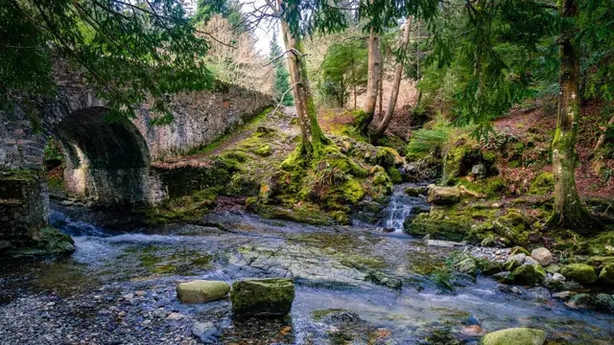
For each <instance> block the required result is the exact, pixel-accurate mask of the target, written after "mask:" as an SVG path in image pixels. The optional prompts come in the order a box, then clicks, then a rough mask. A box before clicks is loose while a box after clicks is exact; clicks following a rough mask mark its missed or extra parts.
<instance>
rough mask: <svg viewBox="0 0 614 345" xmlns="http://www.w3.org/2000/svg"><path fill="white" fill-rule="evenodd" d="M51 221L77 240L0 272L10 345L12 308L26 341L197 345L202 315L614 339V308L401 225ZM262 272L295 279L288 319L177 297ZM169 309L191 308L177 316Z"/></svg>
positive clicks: (292, 333) (370, 338)
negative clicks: (510, 278) (548, 287)
mask: <svg viewBox="0 0 614 345" xmlns="http://www.w3.org/2000/svg"><path fill="white" fill-rule="evenodd" d="M405 201H406V198H405V197H403V196H401V195H398V194H395V197H394V198H393V201H392V204H391V206H390V210H391V212H390V214H391V217H390V219H389V220H387V221H386V224H390V225H391V226H390V227H394V228H395V229H400V228H402V225H399V224H402V222H401V221H400V219H401V218H403V217H404V216H403V214H404V213H405V212H409V211H406V210H404V209H403V206H402V204H403V203H404V202H405ZM414 201H415V200H414ZM395 203H396V205H393V204H395ZM392 215H394V216H392ZM52 218H53V219H52V221H53V224H54V225H55V226H56V227H59V228H60V229H62V230H63V231H65V232H67V233H69V234H71V235H72V236H73V237H74V239H75V243H76V247H77V250H76V252H75V253H74V254H73V255H72V256H71V257H70V258H66V259H63V260H58V261H48V262H25V263H20V264H15V265H8V266H6V265H5V266H4V267H3V269H1V270H0V290H1V289H4V290H5V291H9V294H11V295H12V296H13V297H12V301H10V302H8V303H5V304H0V344H5V343H6V344H8V343H15V341H16V339H21V338H20V337H27V336H28V335H27V333H28V332H25V333H24V332H22V333H20V334H21V335H17V334H18V331H17V330H16V329H15V327H17V326H14V325H10V324H9V323H6V322H7V319H9V318H14V319H16V320H19V321H20V322H21V321H23V322H21V323H22V324H23V323H29V324H30V326H31V329H32V331H31V332H33V334H34V335H35V336H34V338H30V339H35V340H31V341H30V342H28V341H23V340H22V341H21V343H24V344H25V343H35V344H61V343H63V342H66V340H65V339H67V337H68V338H69V339H72V338H70V337H72V336H75V337H79V336H82V335H79V334H81V333H83V332H90V333H91V334H89V336H88V338H87V339H88V340H87V341H85V342H84V343H85V344H171V343H173V344H175V343H177V344H179V343H181V344H195V343H197V339H196V338H194V337H192V336H191V335H190V333H191V332H190V329H191V327H192V325H193V324H194V323H195V322H206V321H211V322H214V323H215V324H216V325H218V326H219V327H220V329H221V330H222V331H221V332H220V334H219V338H218V341H219V343H221V344H346V343H347V344H477V340H478V339H479V338H478V337H472V336H471V335H467V334H465V333H464V330H465V327H466V323H467V321H468V320H474V319H475V318H477V319H479V320H480V322H481V326H482V327H483V328H484V329H485V330H487V331H493V330H497V329H502V328H509V327H519V326H522V327H535V328H539V329H543V330H545V331H546V332H547V334H548V338H549V339H550V340H551V341H552V342H551V344H612V342H611V341H612V340H611V339H612V338H613V337H614V316H612V315H605V314H599V313H594V312H587V311H578V310H572V309H569V308H567V307H566V306H564V305H563V304H562V303H561V302H560V301H557V300H554V299H551V298H549V297H548V296H544V295H543V292H542V293H540V291H539V290H537V291H535V290H525V289H523V288H517V289H513V290H509V289H501V288H500V286H499V284H497V283H496V282H495V281H493V280H491V279H488V278H482V277H478V278H477V280H475V281H474V280H473V279H471V278H469V277H464V276H454V277H451V276H445V270H442V269H443V268H445V261H446V258H448V257H449V256H450V255H451V254H452V253H451V249H447V248H433V247H426V246H424V245H423V244H422V242H421V241H417V240H414V239H412V238H410V237H409V236H406V235H404V234H402V233H393V234H383V233H382V232H381V231H377V230H376V229H375V228H358V227H326V226H322V227H315V226H309V225H302V224H296V223H292V222H280V221H270V220H262V219H260V218H257V217H254V216H249V215H245V214H241V213H226V214H218V215H212V216H210V217H209V219H208V222H209V223H211V224H219V226H217V227H203V226H196V225H181V226H180V225H173V226H164V227H156V228H140V229H134V231H131V232H123V233H120V232H110V231H107V230H105V229H103V228H100V227H96V226H93V225H91V224H87V223H83V222H79V221H73V220H71V219H69V218H68V217H66V216H65V215H63V214H61V213H59V212H54V213H53V214H52ZM388 222H390V223H388ZM399 222H400V223H399ZM252 277H260V278H261V277H293V278H294V279H295V282H296V284H295V286H296V298H295V301H294V304H293V307H292V312H291V315H290V317H289V318H286V319H283V320H255V319H253V320H248V321H244V322H238V321H233V319H232V318H231V314H230V311H229V310H230V302H229V301H228V300H222V301H217V302H211V303H206V304H202V305H181V304H180V303H178V301H177V299H176V297H175V293H174V288H175V286H176V284H177V283H178V282H180V281H186V280H192V279H215V280H223V281H227V282H229V283H230V282H232V281H235V280H238V279H243V278H252ZM442 280H446V281H447V284H444V285H442V284H437V282H441V281H442ZM445 286H448V287H452V290H450V289H448V288H445ZM50 291H51V292H50ZM49 301H52V302H49ZM51 304H53V306H52V307H48V306H49V305H51ZM33 305H34V306H36V308H35V307H33ZM41 310H43V311H44V312H41ZM171 312H174V313H179V314H181V316H182V317H181V318H180V319H177V320H174V319H173V320H170V316H168V317H167V315H170V314H169V313H171ZM45 313H46V314H45ZM156 313H162V314H161V315H162V316H161V317H156V316H155V315H156ZM41 315H42V316H41ZM45 315H47V316H45ZM84 315H85V316H84ZM2 322H5V323H6V324H3V323H2ZM58 325H62V326H58ZM66 325H69V326H66ZM57 327H60V328H57ZM79 332H81V333H79ZM173 332H174V333H173ZM73 333H77V335H74V334H73Z"/></svg>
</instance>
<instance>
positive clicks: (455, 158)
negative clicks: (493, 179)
mask: <svg viewBox="0 0 614 345" xmlns="http://www.w3.org/2000/svg"><path fill="white" fill-rule="evenodd" d="M443 166H444V168H443V171H444V174H443V175H444V176H443V180H444V182H446V183H449V182H451V181H454V180H455V179H457V178H459V177H463V176H468V175H472V170H474V169H476V170H477V168H474V167H477V166H480V168H479V170H480V171H479V174H480V176H479V177H480V178H484V177H488V176H493V175H497V174H498V170H497V167H496V157H495V155H494V154H493V153H491V152H488V151H485V150H483V149H482V147H481V146H480V145H479V144H478V143H477V142H476V141H475V140H473V139H470V138H460V139H458V140H456V142H454V143H449V144H448V148H447V152H446V154H445V158H444V163H443ZM476 177H477V176H476Z"/></svg>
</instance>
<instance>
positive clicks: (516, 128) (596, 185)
mask: <svg viewBox="0 0 614 345" xmlns="http://www.w3.org/2000/svg"><path fill="white" fill-rule="evenodd" d="M603 109H604V105H603V104H600V103H596V102H589V103H587V104H586V105H585V106H584V107H583V109H582V115H581V121H580V124H579V133H578V144H577V152H578V158H579V164H578V168H577V170H576V186H577V189H578V192H579V193H580V195H581V196H582V197H584V198H612V197H614V179H612V177H614V173H613V172H614V159H612V157H607V156H601V157H599V156H598V155H595V156H594V157H593V158H592V159H591V154H593V153H594V147H595V144H596V143H597V140H598V139H599V135H600V134H601V133H602V129H601V128H600V126H601V125H602V124H603V123H605V122H607V121H608V118H606V117H605V116H604V114H603V113H604V111H603ZM494 126H495V130H496V131H497V132H499V133H508V134H509V135H512V136H514V137H516V138H518V139H520V140H521V141H527V140H531V141H532V142H533V143H534V144H535V147H534V148H533V149H532V151H537V150H541V151H544V150H545V151H549V150H550V144H551V141H552V138H553V136H554V130H555V128H556V101H540V102H537V103H535V105H533V106H530V107H528V108H525V109H514V110H513V111H511V112H510V114H509V115H508V116H506V117H503V118H500V119H498V120H497V121H495V123H494ZM535 138H537V139H538V140H532V139H535ZM539 139H541V140H539ZM528 154H530V153H528ZM500 167H501V171H502V174H504V175H508V176H510V177H511V178H512V179H516V180H518V179H528V181H530V180H532V177H533V176H535V175H536V174H539V173H540V172H543V171H552V165H551V162H550V161H548V163H547V164H543V165H542V164H539V165H535V166H520V167H510V166H509V165H507V164H506V162H501V163H500Z"/></svg>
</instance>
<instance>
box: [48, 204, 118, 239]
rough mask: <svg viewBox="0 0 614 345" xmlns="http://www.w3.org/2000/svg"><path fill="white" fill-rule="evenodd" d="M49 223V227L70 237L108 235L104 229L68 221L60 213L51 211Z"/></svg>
mask: <svg viewBox="0 0 614 345" xmlns="http://www.w3.org/2000/svg"><path fill="white" fill-rule="evenodd" d="M49 223H50V224H51V226H53V227H55V228H57V229H59V230H61V231H62V232H63V233H65V234H68V235H70V236H73V237H75V236H97V237H107V236H110V234H108V233H106V232H105V230H104V229H102V228H101V227H98V226H96V225H94V224H90V223H87V222H84V221H79V220H77V221H75V220H72V219H70V218H69V217H68V216H67V215H65V214H64V213H62V212H59V211H55V210H51V212H50V215H49Z"/></svg>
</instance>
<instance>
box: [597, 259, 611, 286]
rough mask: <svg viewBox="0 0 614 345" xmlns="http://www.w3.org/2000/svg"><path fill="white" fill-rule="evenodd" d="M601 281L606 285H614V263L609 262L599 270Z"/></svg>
mask: <svg viewBox="0 0 614 345" xmlns="http://www.w3.org/2000/svg"><path fill="white" fill-rule="evenodd" d="M599 282H601V283H603V284H606V285H614V263H613V264H607V265H605V266H604V267H603V268H602V269H601V272H599Z"/></svg>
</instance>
